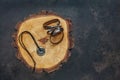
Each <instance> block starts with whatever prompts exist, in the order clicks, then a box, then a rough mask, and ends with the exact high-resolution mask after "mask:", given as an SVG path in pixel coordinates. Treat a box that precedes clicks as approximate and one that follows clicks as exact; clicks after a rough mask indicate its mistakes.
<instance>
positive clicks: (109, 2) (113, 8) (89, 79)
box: [0, 0, 120, 80]
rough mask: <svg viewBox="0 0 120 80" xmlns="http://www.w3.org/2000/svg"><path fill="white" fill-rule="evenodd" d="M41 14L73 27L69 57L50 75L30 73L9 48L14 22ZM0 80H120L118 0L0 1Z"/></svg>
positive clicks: (119, 2)
mask: <svg viewBox="0 0 120 80" xmlns="http://www.w3.org/2000/svg"><path fill="white" fill-rule="evenodd" d="M41 10H52V11H54V12H56V13H58V14H59V15H60V16H63V17H65V18H70V19H71V20H72V23H73V30H72V34H73V37H74V38H75V47H74V49H73V50H72V55H71V57H70V58H69V60H68V62H67V63H65V64H63V66H62V68H60V69H59V70H57V71H55V72H52V73H50V74H47V73H42V74H37V73H32V72H31V70H29V69H28V68H27V67H26V66H25V65H24V64H23V63H21V62H20V61H19V60H18V59H16V57H15V54H16V49H15V48H13V47H12V46H11V43H12V42H13V40H12V38H11V35H12V34H13V32H14V31H15V30H14V27H15V25H16V24H17V22H19V21H21V20H23V19H24V18H25V17H27V16H28V15H29V14H34V13H38V12H39V11H41ZM0 80H120V0H0Z"/></svg>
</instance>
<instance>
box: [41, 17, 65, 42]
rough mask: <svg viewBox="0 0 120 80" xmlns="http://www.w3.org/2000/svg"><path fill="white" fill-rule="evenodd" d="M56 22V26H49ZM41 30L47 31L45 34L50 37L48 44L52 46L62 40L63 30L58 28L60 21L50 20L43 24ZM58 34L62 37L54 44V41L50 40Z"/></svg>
mask: <svg viewBox="0 0 120 80" xmlns="http://www.w3.org/2000/svg"><path fill="white" fill-rule="evenodd" d="M56 22H58V23H57V25H56V26H49V25H50V24H52V23H56ZM43 28H44V29H45V30H48V31H47V34H48V35H50V42H51V43H52V44H58V43H60V42H61V41H62V40H63V37H64V33H63V28H62V27H61V26H60V20H59V19H52V20H50V21H48V22H45V23H44V24H43ZM60 34H62V37H61V39H60V40H58V41H57V42H54V41H52V40H51V39H52V38H54V37H55V36H58V35H60Z"/></svg>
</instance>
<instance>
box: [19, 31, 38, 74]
mask: <svg viewBox="0 0 120 80" xmlns="http://www.w3.org/2000/svg"><path fill="white" fill-rule="evenodd" d="M23 34H29V35H30V36H31V38H32V39H33V41H34V43H35V45H36V47H37V48H39V46H38V44H37V42H36V40H35V38H34V37H33V35H32V34H31V33H30V32H29V31H23V32H22V33H21V34H20V35H19V38H18V40H19V43H20V45H21V46H22V48H23V49H24V50H25V51H26V52H27V53H28V55H29V56H30V57H31V59H32V61H33V63H34V67H33V71H32V72H34V71H35V67H36V62H35V60H34V58H33V57H32V55H31V54H30V52H29V50H28V49H27V48H26V46H25V44H24V43H23Z"/></svg>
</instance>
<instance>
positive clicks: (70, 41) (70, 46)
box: [12, 10, 74, 73]
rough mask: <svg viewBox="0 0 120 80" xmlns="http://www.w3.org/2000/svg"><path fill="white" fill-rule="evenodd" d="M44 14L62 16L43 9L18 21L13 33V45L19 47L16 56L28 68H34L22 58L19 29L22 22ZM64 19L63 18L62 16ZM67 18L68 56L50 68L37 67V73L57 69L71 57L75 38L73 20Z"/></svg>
mask: <svg viewBox="0 0 120 80" xmlns="http://www.w3.org/2000/svg"><path fill="white" fill-rule="evenodd" d="M43 15H55V16H58V17H60V18H62V17H61V16H59V15H57V14H56V13H54V12H52V11H46V10H42V11H41V12H39V13H38V14H32V15H30V16H28V17H27V18H24V20H23V21H20V22H18V23H17V25H16V26H15V32H14V33H13V34H12V38H13V42H12V46H13V47H15V48H16V49H17V54H16V57H17V58H18V59H19V60H20V61H21V62H23V63H24V64H25V65H26V66H27V67H28V68H30V69H32V68H31V67H30V66H29V65H28V64H27V63H26V61H25V60H24V59H23V58H22V55H21V54H20V51H19V50H18V46H17V34H18V31H19V28H20V25H21V23H22V22H24V21H26V20H28V19H31V18H35V17H38V16H43ZM62 19H63V18H62ZM64 20H66V22H67V25H68V31H69V32H68V33H69V34H68V39H69V44H68V46H69V48H68V51H67V53H66V56H65V57H64V59H63V60H62V61H61V62H59V63H58V64H57V65H55V66H53V67H51V68H49V69H45V68H43V69H36V71H35V72H37V73H41V72H43V71H45V72H48V73H50V72H53V71H55V70H58V69H59V68H60V67H61V66H62V63H64V62H67V60H68V58H69V57H70V55H71V49H72V48H73V47H74V40H73V38H72V35H71V31H72V22H71V20H70V19H64Z"/></svg>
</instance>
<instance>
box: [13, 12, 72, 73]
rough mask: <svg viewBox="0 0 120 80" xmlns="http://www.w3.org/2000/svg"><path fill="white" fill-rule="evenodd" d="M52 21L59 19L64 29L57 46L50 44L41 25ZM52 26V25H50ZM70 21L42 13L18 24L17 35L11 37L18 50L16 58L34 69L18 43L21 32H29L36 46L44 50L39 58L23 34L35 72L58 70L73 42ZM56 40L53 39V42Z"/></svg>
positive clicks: (34, 48) (31, 41)
mask: <svg viewBox="0 0 120 80" xmlns="http://www.w3.org/2000/svg"><path fill="white" fill-rule="evenodd" d="M52 19H59V20H60V24H61V26H62V28H63V29H64V31H63V33H64V37H63V40H62V41H61V42H60V43H59V44H52V43H51V42H50V40H49V39H50V38H49V35H48V34H47V30H45V29H44V28H43V24H44V23H45V22H47V21H49V20H52ZM51 25H54V24H51ZM70 27H71V21H70V20H69V19H64V18H62V17H60V16H58V15H56V14H55V13H53V12H48V11H42V12H40V13H39V14H36V15H32V16H30V17H28V18H26V19H25V20H24V21H23V22H20V23H19V24H18V25H17V27H16V29H17V33H16V34H14V35H13V37H14V39H15V44H14V46H15V47H17V49H18V54H17V57H18V58H19V59H20V60H21V61H23V62H24V63H25V64H26V65H27V66H28V67H30V68H32V69H33V68H34V62H33V60H32V59H31V57H30V56H29V55H28V53H27V52H26V51H25V49H23V47H22V46H21V45H20V42H19V40H18V39H19V38H18V37H19V35H20V34H21V33H22V32H23V31H29V32H30V33H31V34H32V35H33V36H34V37H35V40H36V42H37V44H38V45H39V46H41V47H43V48H44V49H45V54H44V55H43V56H40V55H38V54H37V52H36V45H35V43H34V42H33V40H32V39H31V37H30V36H29V35H28V34H24V36H23V41H24V44H25V46H26V47H27V49H28V50H29V52H30V54H31V56H32V57H33V59H34V61H35V63H36V66H35V71H36V72H41V71H46V72H52V71H54V70H57V69H59V67H60V66H61V63H63V62H65V61H66V60H67V59H68V57H69V56H70V49H71V48H72V47H73V40H72V38H71V37H70V35H69V33H70V31H71V30H70ZM56 39H59V37H58V36H57V38H55V39H53V40H54V41H55V40H56Z"/></svg>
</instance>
